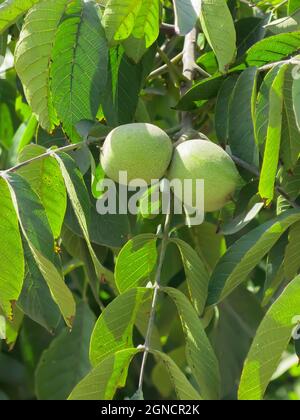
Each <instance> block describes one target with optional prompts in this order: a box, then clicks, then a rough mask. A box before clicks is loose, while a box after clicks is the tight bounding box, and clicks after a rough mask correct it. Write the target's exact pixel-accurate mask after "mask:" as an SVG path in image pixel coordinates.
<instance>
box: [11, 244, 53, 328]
mask: <svg viewBox="0 0 300 420" xmlns="http://www.w3.org/2000/svg"><path fill="white" fill-rule="evenodd" d="M23 246H24V254H25V261H26V270H25V279H24V285H23V289H22V293H21V295H20V298H19V300H18V306H19V307H20V308H21V309H22V311H23V312H24V313H25V315H27V316H28V317H29V318H31V319H32V320H33V321H35V322H37V323H38V324H40V325H41V326H42V327H44V328H46V329H47V330H48V331H49V332H50V333H53V332H54V331H55V330H56V328H57V326H58V324H59V321H60V318H61V315H60V311H59V308H58V306H57V305H56V304H55V302H54V301H53V299H52V296H51V293H50V290H49V287H48V286H47V283H46V281H45V280H44V278H43V275H42V273H41V272H40V270H39V268H38V266H37V264H36V261H35V259H34V257H33V255H32V252H31V251H30V248H29V245H28V244H27V243H26V241H25V240H24V241H23Z"/></svg>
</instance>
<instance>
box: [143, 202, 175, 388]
mask: <svg viewBox="0 0 300 420" xmlns="http://www.w3.org/2000/svg"><path fill="white" fill-rule="evenodd" d="M171 207H172V203H171V201H170V205H169V211H168V214H167V215H166V219H165V225H164V231H163V237H162V243H161V249H160V256H159V263H158V267H157V271H156V276H155V284H154V292H153V299H152V304H151V311H150V317H149V323H148V328H147V332H146V337H145V344H144V354H143V360H142V365H141V371H140V378H139V388H138V390H139V391H142V390H143V383H144V376H145V369H146V363H147V359H148V356H149V352H150V346H151V338H152V332H153V328H154V323H155V313H156V305H157V300H158V294H159V289H160V281H161V273H162V268H163V263H164V259H165V256H166V250H167V246H168V241H169V234H170V227H171V215H172V211H171Z"/></svg>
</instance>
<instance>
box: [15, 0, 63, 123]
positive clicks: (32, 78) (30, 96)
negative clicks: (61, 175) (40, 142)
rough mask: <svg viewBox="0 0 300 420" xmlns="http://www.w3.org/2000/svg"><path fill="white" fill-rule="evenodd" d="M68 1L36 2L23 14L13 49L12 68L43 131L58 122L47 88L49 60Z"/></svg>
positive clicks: (48, 85) (48, 86)
mask: <svg viewBox="0 0 300 420" xmlns="http://www.w3.org/2000/svg"><path fill="white" fill-rule="evenodd" d="M22 1H23V0H22ZM68 3H69V2H68V1H67V0H48V1H46V2H45V1H42V2H38V3H37V4H36V5H35V6H34V7H33V8H32V9H31V10H30V12H29V13H28V15H27V16H26V19H25V23H24V26H23V29H22V31H21V34H20V38H19V41H18V43H17V46H16V50H15V67H16V71H17V73H18V75H19V77H20V79H21V81H22V84H23V87H24V91H25V95H26V98H27V101H28V102H29V104H30V106H31V108H32V110H33V112H34V114H36V115H37V117H38V120H39V123H40V125H41V126H42V127H43V128H44V129H45V130H47V131H52V130H53V129H54V128H55V126H56V125H57V122H58V121H57V116H56V112H55V110H54V106H53V102H52V96H51V91H50V79H51V78H50V63H51V60H52V55H53V45H54V39H55V35H56V32H57V28H58V26H59V24H60V21H61V18H62V16H63V14H64V12H65V9H66V7H67V4H68Z"/></svg>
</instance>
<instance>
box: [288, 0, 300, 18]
mask: <svg viewBox="0 0 300 420" xmlns="http://www.w3.org/2000/svg"><path fill="white" fill-rule="evenodd" d="M298 9H299V2H298V0H288V14H289V15H292V14H293V13H294V12H296V10H298Z"/></svg>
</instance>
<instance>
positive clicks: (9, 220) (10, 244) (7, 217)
mask: <svg viewBox="0 0 300 420" xmlns="http://www.w3.org/2000/svg"><path fill="white" fill-rule="evenodd" d="M0 207H1V223H0V237H1V238H2V242H1V258H0V283H1V287H0V305H1V307H2V308H3V311H4V312H5V314H6V316H7V317H8V318H12V316H13V312H12V303H13V302H14V301H16V300H18V298H19V296H20V293H21V290H22V285H23V278H24V270H25V269H24V256H23V247H22V240H21V235H20V232H19V225H18V218H17V214H16V211H15V208H14V205H13V202H12V198H11V195H10V191H9V187H8V184H7V181H6V179H4V178H2V177H1V176H0Z"/></svg>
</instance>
